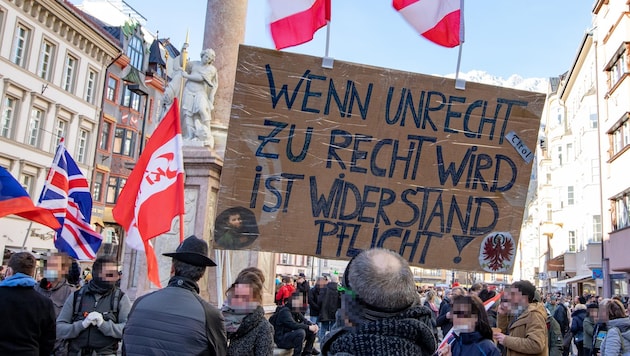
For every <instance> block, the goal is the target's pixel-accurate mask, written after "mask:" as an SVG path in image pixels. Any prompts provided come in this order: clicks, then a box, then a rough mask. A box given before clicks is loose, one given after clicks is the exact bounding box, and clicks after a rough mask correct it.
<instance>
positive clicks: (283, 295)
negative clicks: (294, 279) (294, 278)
mask: <svg viewBox="0 0 630 356" xmlns="http://www.w3.org/2000/svg"><path fill="white" fill-rule="evenodd" d="M293 292H295V286H294V285H293V284H285V285H283V286H282V287H280V289H278V293H276V304H278V305H284V304H285V303H286V301H287V299H289V298H291V295H292V294H293Z"/></svg>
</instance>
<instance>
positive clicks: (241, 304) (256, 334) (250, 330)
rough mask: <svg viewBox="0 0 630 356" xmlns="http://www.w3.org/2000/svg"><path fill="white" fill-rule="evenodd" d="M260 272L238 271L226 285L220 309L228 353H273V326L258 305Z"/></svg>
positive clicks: (243, 355) (256, 355)
mask: <svg viewBox="0 0 630 356" xmlns="http://www.w3.org/2000/svg"><path fill="white" fill-rule="evenodd" d="M264 278H265V276H264V274H263V272H262V271H261V270H260V269H258V268H256V267H250V268H248V269H245V270H243V271H241V272H240V273H239V274H238V276H237V277H236V280H235V281H234V283H233V284H232V285H231V286H230V288H228V290H227V292H226V295H227V300H226V302H225V304H224V305H223V308H221V312H222V313H223V318H224V319H225V320H224V324H225V331H226V332H227V338H228V349H227V354H228V356H267V355H272V354H273V326H271V324H270V323H269V321H268V320H267V319H266V318H265V310H264V309H263V307H262V293H263V284H264Z"/></svg>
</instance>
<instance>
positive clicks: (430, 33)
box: [392, 0, 464, 47]
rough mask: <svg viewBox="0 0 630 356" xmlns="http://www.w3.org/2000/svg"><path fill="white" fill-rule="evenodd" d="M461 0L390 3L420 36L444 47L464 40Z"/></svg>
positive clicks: (413, 0) (412, 0) (423, 0)
mask: <svg viewBox="0 0 630 356" xmlns="http://www.w3.org/2000/svg"><path fill="white" fill-rule="evenodd" d="M462 2H463V0H393V2H392V5H393V6H394V9H396V11H398V12H399V13H400V14H401V15H402V17H403V18H404V19H405V20H406V21H407V22H408V23H409V24H410V25H411V26H412V27H413V28H414V29H415V30H416V31H417V32H418V33H419V34H421V35H422V36H424V37H425V38H426V39H428V40H429V41H431V42H434V43H436V44H439V45H440V46H444V47H456V46H459V45H460V44H462V42H464V34H463V33H464V31H463V29H464V27H463V23H462V19H463V17H462V13H461V12H462Z"/></svg>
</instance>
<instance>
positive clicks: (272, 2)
mask: <svg viewBox="0 0 630 356" xmlns="http://www.w3.org/2000/svg"><path fill="white" fill-rule="evenodd" d="M269 7H270V8H271V18H270V21H269V27H270V29H271V37H272V38H273V42H274V44H275V45H276V49H283V48H287V47H291V46H297V45H299V44H302V43H305V42H308V41H310V40H312V39H313V35H314V34H315V32H317V30H319V29H320V28H322V27H324V26H326V23H327V22H328V21H330V0H269Z"/></svg>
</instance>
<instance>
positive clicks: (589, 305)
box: [586, 303, 599, 309]
mask: <svg viewBox="0 0 630 356" xmlns="http://www.w3.org/2000/svg"><path fill="white" fill-rule="evenodd" d="M598 308H599V304H597V303H588V304H587V305H586V309H598Z"/></svg>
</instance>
